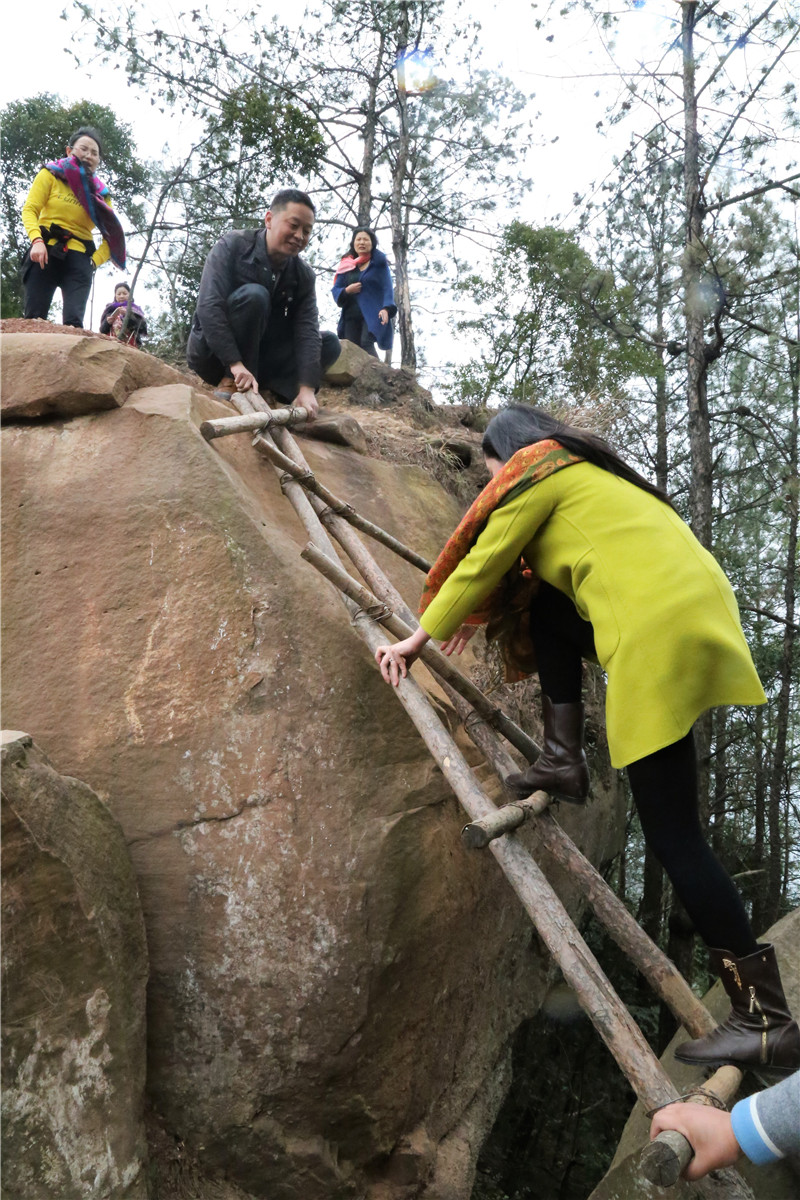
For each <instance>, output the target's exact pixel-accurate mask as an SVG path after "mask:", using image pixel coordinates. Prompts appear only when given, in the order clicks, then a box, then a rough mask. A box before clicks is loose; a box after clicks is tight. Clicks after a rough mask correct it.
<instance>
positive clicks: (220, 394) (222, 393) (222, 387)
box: [214, 375, 236, 400]
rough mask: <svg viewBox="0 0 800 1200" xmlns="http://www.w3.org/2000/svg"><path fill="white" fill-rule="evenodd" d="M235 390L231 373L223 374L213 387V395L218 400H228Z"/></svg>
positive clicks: (234, 381) (234, 382)
mask: <svg viewBox="0 0 800 1200" xmlns="http://www.w3.org/2000/svg"><path fill="white" fill-rule="evenodd" d="M235 391H236V380H235V379H234V378H233V376H232V375H223V376H222V379H220V381H219V383H218V384H217V386H216V387H215V388H214V395H215V396H216V398H217V399H218V400H230V398H231V396H232V395H233V393H234V392H235Z"/></svg>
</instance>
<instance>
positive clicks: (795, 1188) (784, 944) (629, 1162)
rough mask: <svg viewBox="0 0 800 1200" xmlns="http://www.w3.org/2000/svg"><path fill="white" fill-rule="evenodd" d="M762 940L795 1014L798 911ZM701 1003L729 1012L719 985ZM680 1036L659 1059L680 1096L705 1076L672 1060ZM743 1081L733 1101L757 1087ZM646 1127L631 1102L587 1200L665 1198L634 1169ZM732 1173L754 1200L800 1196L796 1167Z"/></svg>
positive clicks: (747, 1165) (720, 1016) (799, 987)
mask: <svg viewBox="0 0 800 1200" xmlns="http://www.w3.org/2000/svg"><path fill="white" fill-rule="evenodd" d="M762 940H763V941H766V942H774V944H775V949H776V952H777V955H778V963H779V965H780V969H781V979H782V982H783V986H784V990H785V992H786V998H787V1000H788V1001H789V1007H790V1008H791V1010H792V1012H793V1013H795V1014H796V1013H800V909H795V911H794V912H792V913H789V915H788V916H786V917H783V919H782V920H780V921H778V923H777V924H776V925H773V927H772V928H771V929H769V930H767V932H766V934H765V935H764V937H763V939H762ZM703 1003H704V1004H705V1006H706V1008H707V1009H708V1010H709V1012H710V1013H711V1014H712V1016H713V1017H714V1018H715V1019H716V1020H719V1021H723V1020H724V1019H725V1018H726V1017H727V1015H728V1013H729V1011H730V1002H729V1000H728V998H727V996H726V995H725V990H724V988H723V986H722V984H721V983H720V982H719V981H718V982H717V983H715V984H714V986H713V987H712V988H711V990H710V992H708V994H707V995H706V996H705V998H704V1000H703ZM686 1037H687V1035H686V1033H685V1032H684V1031H682V1030H681V1031H680V1032H679V1033H677V1034H676V1035H675V1037H674V1038H673V1040H672V1041H671V1042H670V1044H669V1046H668V1047H667V1049H666V1050H665V1052H664V1054H663V1055H662V1058H661V1062H662V1064H663V1066H664V1068H665V1070H666V1071H667V1073H668V1075H669V1076H670V1078H671V1079H672V1080H673V1082H674V1083H675V1086H676V1087H677V1089H678V1091H679V1093H680V1094H681V1095H683V1094H684V1093H686V1092H688V1091H689V1090H690V1089H691V1088H693V1087H698V1086H700V1085H701V1084H702V1083H704V1082H705V1077H706V1072H704V1071H703V1070H701V1069H700V1068H697V1067H691V1066H687V1065H686V1064H685V1063H681V1062H678V1061H677V1059H676V1058H675V1050H676V1049H677V1047H678V1046H679V1045H680V1043H681V1042H684V1041H686ZM776 1078H777V1077H776ZM775 1081H776V1080H773V1082H775ZM744 1083H745V1087H744V1090H743V1091H742V1092H741V1093H740V1094H739V1096H738V1097H737V1099H740V1098H741V1096H744V1095H749V1094H750V1093H751V1092H752V1091H753V1090H755V1088H756V1086H757V1085H756V1084H755V1081H754V1079H753V1077H752V1076H751V1075H750V1074H747V1075H745V1080H744ZM649 1129H650V1122H649V1121H648V1120H647V1118H646V1116H645V1114H644V1111H643V1109H642V1106H641V1104H637V1105H636V1107H635V1108H634V1110H633V1112H632V1113H631V1115H630V1118H629V1120H628V1123H627V1125H626V1126H625V1129H624V1131H623V1134H622V1137H621V1139H620V1143H619V1146H618V1147H617V1153H616V1154H615V1156H614V1161H613V1162H612V1164H611V1167H610V1169H609V1171H608V1174H607V1175H606V1176H605V1177H604V1178H603V1180H602V1181H601V1182H600V1183H599V1184H598V1185H597V1187H596V1188H595V1190H594V1191H593V1192H592V1195H591V1197H590V1200H648V1198H649V1197H651V1196H652V1197H653V1200H656V1197H657V1196H663V1195H665V1194H666V1193H665V1192H664V1190H663V1189H662V1188H656V1187H652V1186H651V1185H648V1184H647V1183H646V1182H644V1181H643V1180H642V1178H641V1176H640V1175H639V1173H638V1170H637V1164H638V1161H639V1155H640V1153H641V1149H642V1147H643V1146H644V1145H646V1143H647V1141H648V1137H649V1132H648V1131H649ZM737 1170H738V1171H739V1173H740V1174H741V1175H742V1176H743V1177H744V1179H745V1180H746V1181H747V1183H748V1184H749V1185H750V1187H751V1188H752V1195H753V1197H754V1200H789V1197H792V1196H797V1195H798V1194H800V1177H798V1175H797V1173H796V1169H795V1170H793V1169H792V1166H791V1165H790V1164H789V1163H788V1162H786V1161H784V1162H780V1163H772V1164H770V1165H769V1166H767V1167H755V1166H753V1164H752V1163H751V1162H749V1160H748V1159H744V1158H743V1159H740V1161H739V1162H738V1163H737ZM700 1194H701V1190H700V1187H699V1186H698V1185H697V1184H690V1183H686V1182H685V1181H680V1182H679V1183H678V1185H677V1186H676V1187H675V1188H674V1189H671V1190H670V1192H669V1195H670V1196H675V1197H676V1200H684V1197H686V1198H688V1197H690V1196H699V1195H700ZM702 1194H703V1195H705V1194H706V1193H705V1192H703V1193H702Z"/></svg>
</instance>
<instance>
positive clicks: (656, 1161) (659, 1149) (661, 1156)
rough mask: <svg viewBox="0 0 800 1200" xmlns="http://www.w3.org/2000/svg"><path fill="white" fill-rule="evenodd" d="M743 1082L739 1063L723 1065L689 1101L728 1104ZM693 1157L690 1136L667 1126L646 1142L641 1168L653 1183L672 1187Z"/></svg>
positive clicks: (687, 1101) (727, 1105) (643, 1173)
mask: <svg viewBox="0 0 800 1200" xmlns="http://www.w3.org/2000/svg"><path fill="white" fill-rule="evenodd" d="M741 1082H742V1072H741V1071H739V1070H738V1069H737V1068H736V1067H732V1066H726V1067H720V1068H719V1070H718V1071H716V1072H715V1073H714V1074H713V1075H712V1076H711V1078H710V1079H709V1080H707V1081H706V1083H704V1084H703V1086H702V1087H700V1088H698V1089H697V1091H696V1092H694V1093H693V1094H692V1095H691V1096H688V1097H687V1099H686V1101H685V1103H686V1104H705V1105H712V1104H713V1105H715V1107H717V1104H716V1102H721V1103H722V1104H724V1105H725V1107H726V1108H728V1107H729V1106H730V1102H731V1100H732V1099H733V1097H734V1096H735V1095H736V1093H737V1092H738V1090H739V1087H740V1086H741ZM693 1157H694V1150H693V1149H692V1146H691V1143H690V1142H689V1141H688V1139H687V1138H685V1137H684V1136H683V1134H682V1133H678V1131H677V1130H676V1129H665V1130H664V1132H663V1133H660V1134H659V1135H658V1137H656V1138H655V1139H654V1140H653V1141H652V1142H648V1144H647V1145H646V1146H645V1148H644V1150H643V1151H642V1157H641V1159H640V1160H639V1169H640V1171H641V1173H642V1175H644V1177H645V1179H647V1180H649V1182H650V1183H654V1184H656V1186H657V1187H662V1188H670V1187H674V1186H675V1184H676V1183H677V1182H678V1180H679V1178H680V1176H681V1174H682V1172H683V1171H685V1170H686V1168H687V1166H688V1165H689V1163H690V1161H691V1160H692V1158H693Z"/></svg>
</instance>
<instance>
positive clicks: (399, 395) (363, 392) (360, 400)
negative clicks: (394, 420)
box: [348, 356, 436, 416]
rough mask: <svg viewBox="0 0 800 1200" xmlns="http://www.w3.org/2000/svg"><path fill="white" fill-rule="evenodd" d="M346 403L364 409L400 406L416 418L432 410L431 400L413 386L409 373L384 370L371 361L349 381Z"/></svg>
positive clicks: (422, 391)
mask: <svg viewBox="0 0 800 1200" xmlns="http://www.w3.org/2000/svg"><path fill="white" fill-rule="evenodd" d="M368 357H369V356H368ZM348 400H349V403H350V404H356V405H363V406H364V407H366V408H383V407H385V406H388V405H400V406H402V407H403V408H405V409H406V410H408V411H409V412H410V413H416V414H417V415H418V416H419V415H422V416H424V415H425V414H428V413H432V412H434V411H435V408H436V406H435V404H434V402H433V396H432V395H431V393H430V392H429V391H428V389H427V388H424V387H421V385H420V384H418V383H417V380H416V377H415V376H414V374H413V372H411V371H409V370H407V369H406V368H405V367H399V368H398V367H387V366H386V365H385V364H384V363H381V362H378V361H377V360H376V359H374V358H370V359H369V362H368V363H367V364H366V365H365V367H364V369H363V370H362V371H360V372H359V374H358V377H357V378H356V379H355V380H354V381H353V385H352V387H351V388H350V392H349V394H348Z"/></svg>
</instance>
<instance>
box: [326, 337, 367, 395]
mask: <svg viewBox="0 0 800 1200" xmlns="http://www.w3.org/2000/svg"><path fill="white" fill-rule="evenodd" d="M341 346H342V353H341V354H340V355H339V357H338V358H337V360H336V362H335V363H332V364H331V365H330V366H329V367H328V369H327V371H326V372H325V382H326V383H330V384H332V385H333V386H334V387H349V386H350V384H351V383H353V382H354V380H356V379H358V376H359V375H360V374H361V372H362V371H363V370H364V368H365V367H368V366H369V365H370V363H374V362H375V359H374V358H373V356H372V355H371V354H367V352H366V350H362V349H361V347H360V346H356V345H355V343H353V342H348V341H347V340H346V339H345V338H342V342H341Z"/></svg>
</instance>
